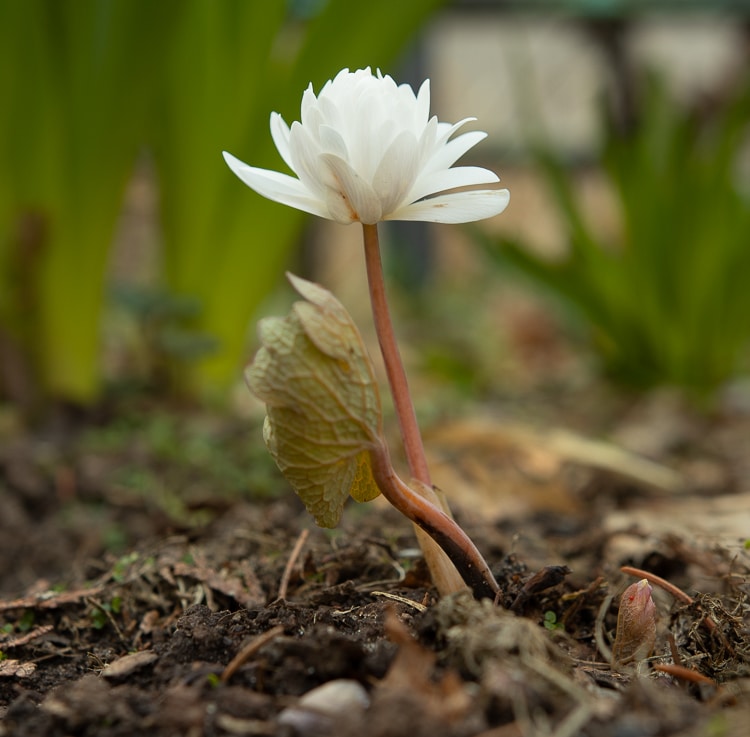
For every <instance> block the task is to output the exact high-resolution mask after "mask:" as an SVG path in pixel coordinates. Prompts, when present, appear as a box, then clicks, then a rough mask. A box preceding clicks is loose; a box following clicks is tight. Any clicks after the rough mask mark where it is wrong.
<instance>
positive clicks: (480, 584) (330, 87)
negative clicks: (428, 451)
mask: <svg viewBox="0 0 750 737" xmlns="http://www.w3.org/2000/svg"><path fill="white" fill-rule="evenodd" d="M429 111H430V87H429V82H424V84H422V86H421V87H420V88H419V92H418V93H417V94H416V95H415V94H414V91H413V90H412V88H411V87H409V85H397V84H396V83H395V82H394V81H393V80H392V79H391V78H390V77H388V76H383V75H382V74H380V72H378V73H377V74H375V75H374V74H372V72H371V71H370V69H369V67H368V68H367V69H359V70H357V71H356V72H350V71H349V70H348V69H344V70H343V71H341V72H339V73H338V74H337V75H336V77H335V78H334V79H332V80H330V81H329V82H326V84H325V85H324V86H323V89H322V90H321V91H320V93H319V94H318V96H317V97H316V96H315V93H314V92H313V90H312V86H310V87H308V89H307V90H306V91H305V93H304V95H303V97H302V111H301V115H300V118H301V120H300V121H296V122H294V123H292V125H291V127H290V126H288V125H287V124H286V123H285V122H284V120H283V118H282V117H281V116H280V115H279V114H278V113H272V114H271V136H272V137H273V141H274V143H275V144H276V148H277V149H278V150H279V153H280V154H281V158H282V159H284V161H285V162H286V164H287V166H288V167H289V168H290V169H291V170H292V171H293V172H294V173H295V174H296V175H297V176H296V177H293V176H290V175H289V174H282V173H280V172H277V171H269V170H268V169H259V168H257V167H254V166H248V165H247V164H244V163H243V162H241V161H240V160H239V159H237V158H235V157H234V156H232V155H231V154H228V153H226V152H225V153H224V158H225V159H226V162H227V164H229V166H230V168H231V169H232V171H233V172H234V173H235V174H236V175H237V176H238V177H239V178H240V179H241V180H242V181H243V182H245V184H247V185H248V186H249V187H251V188H252V189H254V190H255V191H256V192H258V193H259V194H261V195H263V196H264V197H268V198H269V199H271V200H275V201H276V202H280V203H282V204H284V205H289V206H291V207H295V208H297V209H298V210H303V211H304V212H309V213H312V214H313V215H318V216H320V217H323V218H327V219H328V220H335V221H336V222H339V223H344V224H347V223H353V222H359V223H360V224H361V225H362V233H363V241H364V251H365V267H366V269H367V280H368V286H369V291H370V301H371V303H372V312H373V320H374V323H375V330H376V332H377V335H378V342H379V343H380V349H381V352H382V354H383V363H384V365H385V369H386V374H387V376H388V383H389V385H390V388H391V395H392V396H393V405H394V408H395V410H396V415H397V417H398V421H399V425H400V428H401V436H402V438H403V441H404V451H405V455H406V459H407V462H408V464H409V470H410V474H411V477H412V478H413V480H414V481H413V484H412V486H409V485H408V484H405V483H404V482H402V481H401V480H400V479H399V478H398V477H397V476H396V472H395V471H394V470H393V468H392V466H391V464H390V460H389V457H388V451H387V447H386V446H385V444H384V443H383V442H380V440H379V439H378V438H377V437H370V438H369V439H368V440H367V441H366V443H365V447H361V445H357V446H356V447H355V448H353V447H352V446H351V443H350V442H349V440H348V439H347V438H346V437H345V436H344V433H343V428H342V427H341V426H337V427H336V428H335V429H333V430H331V432H328V431H324V432H322V433H321V431H320V427H319V425H318V423H317V420H318V419H320V417H321V416H327V415H328V414H330V413H329V412H327V411H325V410H323V409H321V406H320V401H321V397H322V396H324V395H327V394H329V393H330V392H331V391H333V389H334V388H335V387H333V386H332V384H331V382H330V381H328V380H326V381H323V382H322V389H323V392H322V393H321V384H320V382H317V381H316V373H315V372H312V371H311V370H309V369H308V368H305V369H304V370H300V369H299V368H292V369H290V368H289V360H290V359H293V361H297V360H298V359H299V360H302V359H310V360H311V363H310V366H318V367H320V366H325V367H326V370H330V371H329V373H330V372H332V373H333V374H336V372H339V373H341V372H343V375H342V377H340V378H341V382H339V383H340V384H341V385H342V386H343V387H344V388H346V387H347V386H349V385H350V384H351V382H352V378H353V377H354V378H356V375H355V373H354V372H353V370H352V367H353V363H352V362H354V361H360V362H361V363H362V365H369V363H368V361H369V359H366V358H365V356H364V349H363V348H362V347H361V345H360V344H361V341H349V342H348V343H346V341H344V342H343V343H342V340H343V339H344V338H345V337H346V335H347V334H349V333H351V332H352V330H351V327H347V326H348V325H349V323H350V318H349V317H348V315H347V314H346V311H345V310H344V309H343V306H341V305H339V304H338V303H337V302H335V300H333V297H332V295H329V296H327V297H325V299H324V300H323V303H322V304H319V305H318V307H321V306H322V307H323V309H322V310H320V311H319V313H320V314H318V312H316V310H315V305H314V304H312V303H311V304H302V305H297V306H295V308H294V310H295V311H296V312H295V314H297V318H290V320H289V321H287V322H284V321H277V322H272V323H266V327H265V329H264V330H262V331H261V341H262V342H263V349H262V350H261V351H259V353H258V354H257V355H256V359H255V361H254V362H253V365H252V366H251V368H250V369H249V373H248V377H249V384H250V387H251V389H252V388H253V387H255V393H256V394H257V395H258V396H260V397H261V398H265V399H266V400H267V403H268V401H270V404H269V405H268V406H269V413H268V418H267V419H268V421H267V423H266V428H267V430H266V432H265V437H266V441H267V443H268V445H269V449H270V450H271V452H272V454H273V455H274V458H275V459H276V461H277V464H278V465H279V468H280V469H281V470H282V473H284V475H285V476H287V479H288V480H290V482H291V483H292V486H294V488H295V490H296V491H297V493H298V494H300V496H301V497H303V496H304V497H305V499H306V500H307V501H306V504H309V505H310V508H311V509H313V510H316V513H318V512H319V510H320V509H322V510H323V512H324V513H323V514H322V515H321V519H322V520H323V522H326V523H327V522H328V520H329V518H330V519H331V520H335V519H337V517H336V515H337V514H340V509H339V507H338V502H337V505H336V506H335V512H336V514H333V516H330V515H329V514H328V512H330V508H331V504H330V501H331V499H334V498H335V500H338V499H339V498H340V496H341V493H340V492H341V491H342V484H343V487H344V488H343V498H344V499H345V498H346V496H347V493H349V494H351V495H352V496H354V497H355V498H356V499H359V500H362V501H363V500H364V498H365V497H366V498H371V495H370V494H369V491H368V490H367V488H369V487H367V484H366V483H365V480H366V479H370V478H372V479H373V480H374V483H375V485H376V487H377V488H378V489H379V490H380V491H381V492H382V493H383V494H385V495H386V497H387V498H388V500H389V501H390V502H391V503H392V504H393V505H394V506H395V507H396V508H397V509H399V510H400V511H401V512H402V513H403V514H404V515H405V516H406V517H407V518H409V519H410V520H411V521H412V522H414V524H415V525H416V526H417V527H418V528H419V529H418V531H417V534H418V539H419V543H420V546H421V547H422V549H423V551H424V554H425V560H426V561H427V565H428V566H429V568H430V572H431V573H432V578H433V580H434V582H435V585H436V586H437V588H438V590H439V591H440V593H441V594H449V593H453V592H455V591H458V590H460V589H461V588H463V587H464V586H465V585H466V584H469V585H470V586H471V587H472V588H473V589H474V592H475V594H476V595H477V596H489V597H490V598H494V597H496V596H497V593H498V585H497V582H496V581H495V579H494V577H493V575H492V572H491V571H490V569H489V566H488V565H487V563H486V561H485V560H484V559H483V558H482V556H481V554H480V553H479V551H478V550H477V549H476V547H475V546H474V544H473V543H472V542H471V540H470V539H469V538H468V537H467V536H466V533H464V532H463V530H461V528H460V527H458V525H457V524H456V523H455V521H454V520H453V519H452V518H451V517H450V515H449V514H448V513H447V512H448V511H449V510H448V508H447V503H444V502H443V501H442V500H441V499H440V498H439V496H438V495H436V494H435V493H434V492H433V489H432V484H431V481H430V473H429V469H428V467H427V461H426V457H425V452H424V447H423V445H422V437H421V434H420V432H419V427H418V425H417V420H416V415H415V412H414V405H413V403H412V401H411V395H410V394H409V388H408V384H407V380H406V373H405V371H404V367H403V363H402V362H401V357H400V355H399V350H398V346H397V344H396V339H395V334H394V330H393V326H392V324H391V319H390V312H389V309H388V304H387V301H386V293H385V284H384V278H383V268H382V263H381V258H380V246H379V240H378V228H377V224H378V223H379V222H380V221H381V220H426V221H431V222H437V223H468V222H471V221H473V220H481V219H483V218H488V217H492V216H493V215H497V214H499V213H501V212H502V211H503V210H504V209H505V208H506V206H507V205H508V200H509V199H510V196H509V194H508V190H507V189H466V188H467V187H476V186H477V185H486V184H495V183H496V182H497V181H498V178H497V176H496V175H495V174H494V173H493V172H491V171H489V170H488V169H483V168H481V167H478V166H459V167H453V164H455V163H456V161H458V159H459V158H460V157H461V156H463V154H465V153H466V152H467V151H468V150H469V149H470V148H472V147H473V146H475V145H476V144H477V143H479V141H481V140H482V139H483V138H484V137H485V136H486V133H483V132H481V131H473V132H469V133H463V134H462V135H459V136H456V137H455V138H454V137H453V135H454V134H455V133H456V132H457V131H458V129H459V128H461V126H462V125H464V124H465V123H467V122H468V121H470V120H474V118H466V119H464V120H462V121H460V122H458V123H456V124H455V125H450V124H449V123H440V122H439V121H438V119H437V118H436V117H432V118H430V117H429ZM293 283H295V285H296V286H297V288H298V289H299V288H300V286H299V285H301V291H300V293H301V294H303V296H306V298H307V295H306V294H305V292H306V291H307V292H309V294H311V295H313V296H314V295H318V296H320V295H321V294H324V293H325V294H326V295H328V294H329V293H327V292H325V290H323V289H322V288H321V287H319V286H317V285H310V284H309V283H306V282H303V281H302V280H296V281H294V280H293ZM310 290H312V291H310ZM315 299H317V297H315V296H314V299H313V300H312V301H313V302H314V301H315ZM318 301H320V300H318ZM332 305H335V307H334V306H332ZM339 313H340V314H339ZM337 315H339V317H337ZM269 326H270V327H269ZM300 326H301V327H302V328H303V330H302V331H301V332H300V330H299V329H298V328H299V327H300ZM311 327H313V328H315V330H312V331H311V332H310V328H311ZM282 328H283V330H282ZM304 329H308V332H305V330H304ZM303 332H304V333H305V335H302V333H303ZM290 336H291V337H290ZM305 336H307V338H310V339H309V340H308V339H307V338H306V337H305ZM320 336H323V338H324V339H322V338H321V337H320ZM339 344H341V345H339ZM331 345H334V346H339V347H338V348H336V347H334V349H333V350H332V349H331ZM342 346H343V347H342ZM298 354H299V355H298ZM295 365H296V364H295ZM319 370H320V371H322V370H323V369H319ZM365 374H367V375H368V376H369V373H368V371H366V372H365ZM336 375H338V374H336ZM284 381H288V382H289V385H288V386H286V385H285V384H284ZM279 385H281V388H280V389H279V390H278V394H277V393H276V389H274V390H273V391H266V389H267V388H268V387H278V386H279ZM295 392H296V394H295ZM300 392H302V396H298V395H299V393H300ZM340 392H341V386H338V388H337V391H336V392H335V395H336V397H337V399H336V403H337V404H336V406H337V407H338V408H339V409H343V410H344V414H345V415H346V416H347V417H350V418H351V417H353V418H354V419H355V425H356V424H357V423H360V421H361V418H360V416H359V415H358V414H357V411H356V410H357V407H356V406H355V404H356V403H355V402H354V400H353V399H352V401H351V402H350V401H349V399H350V398H349V395H346V397H343V395H341V393H340ZM306 393H307V394H306ZM308 395H309V396H308ZM362 396H369V395H364V394H363V391H362V390H361V387H360V386H359V385H358V384H356V383H355V385H354V391H353V394H352V397H360V398H361V397H362ZM341 397H343V398H341ZM371 405H373V402H369V403H368V402H365V409H367V410H368V411H369V409H372V406H371ZM310 412H312V414H310ZM306 413H307V414H306ZM308 414H310V416H309V417H308ZM365 414H367V412H365ZM290 417H291V418H293V422H289V418H290ZM285 421H286V422H287V424H286V425H285V424H284V422H285ZM334 424H335V423H334ZM360 424H361V423H360ZM363 426H364V425H363ZM308 436H314V437H315V442H314V443H313V444H312V446H311V447H313V451H312V452H307V451H306V450H305V447H306V446H304V445H303V444H301V441H302V440H303V439H304V438H305V437H308ZM289 437H291V438H292V439H293V442H286V441H285V440H284V438H287V439H288V438H289ZM342 438H343V441H345V442H342ZM334 440H336V441H337V442H333V441H334ZM353 454H354V455H355V458H354V461H355V462H354V465H353V466H352V463H351V462H352V457H353ZM368 459H369V460H368ZM368 468H369V469H370V471H367V469H368ZM345 469H348V471H345ZM368 474H369V475H368ZM339 477H340V478H339ZM321 479H322V481H321ZM349 487H351V488H349ZM365 487H367V488H365ZM363 491H364V492H365V493H364V494H363ZM311 492H312V495H311ZM305 499H303V500H305ZM316 519H317V517H316Z"/></svg>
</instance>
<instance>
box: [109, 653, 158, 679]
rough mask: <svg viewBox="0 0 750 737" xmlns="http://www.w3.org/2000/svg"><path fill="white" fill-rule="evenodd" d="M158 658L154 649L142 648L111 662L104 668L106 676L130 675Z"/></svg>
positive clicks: (119, 676) (120, 676)
mask: <svg viewBox="0 0 750 737" xmlns="http://www.w3.org/2000/svg"><path fill="white" fill-rule="evenodd" d="M157 658H158V656H157V654H156V653H155V652H154V651H153V650H141V651H139V652H137V653H131V654H130V655H123V656H122V657H121V658H118V659H117V660H115V661H113V662H111V663H110V664H109V665H107V666H105V667H104V669H103V670H102V676H104V678H122V677H123V676H127V675H130V674H131V673H132V672H133V671H135V670H138V669H139V668H143V667H144V666H146V665H149V664H150V663H153V662H154V661H155V660H156V659H157Z"/></svg>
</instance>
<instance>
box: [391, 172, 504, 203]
mask: <svg viewBox="0 0 750 737" xmlns="http://www.w3.org/2000/svg"><path fill="white" fill-rule="evenodd" d="M499 181H500V178H499V177H498V176H497V174H495V172H493V171H490V170H489V169H483V168H482V167H481V166H457V167H455V168H454V169H442V170H440V171H436V172H433V173H431V174H421V175H420V176H419V177H418V178H417V181H416V182H414V186H413V187H412V189H411V191H410V192H409V194H408V195H407V197H406V199H407V200H408V201H409V202H415V201H416V200H421V199H422V198H423V197H427V196H428V195H431V194H437V193H438V192H445V190H446V189H456V187H474V186H476V185H477V184H494V183H495V182H499Z"/></svg>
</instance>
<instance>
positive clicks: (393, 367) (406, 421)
mask: <svg viewBox="0 0 750 737" xmlns="http://www.w3.org/2000/svg"><path fill="white" fill-rule="evenodd" d="M362 229H363V231H364V240H365V263H366V266H367V281H368V283H369V285H370V303H371V304H372V314H373V318H374V321H375V331H376V332H377V335H378V342H379V343H380V350H381V352H382V354H383V362H384V364H385V371H386V374H387V375H388V383H389V385H390V387H391V395H392V396H393V406H394V408H395V410H396V415H397V416H398V424H399V427H400V428H401V437H402V438H403V441H404V451H405V453H406V459H407V462H408V464H409V471H410V472H411V475H412V476H413V477H414V478H416V479H419V481H421V482H422V483H423V484H426V485H427V486H432V482H431V480H430V470H429V468H428V466H427V459H426V458H425V452H424V444H423V443H422V435H421V434H420V432H419V425H418V424H417V415H416V412H415V411H414V404H413V403H412V401H411V394H410V393H409V384H408V382H407V379H406V371H405V370H404V364H403V363H402V361H401V354H400V353H399V350H398V344H397V343H396V336H395V334H394V332H393V323H392V322H391V314H390V311H389V309H388V301H387V299H386V295H385V282H384V279H383V265H382V262H381V259H380V243H379V241H378V226H377V225H364V224H363V225H362Z"/></svg>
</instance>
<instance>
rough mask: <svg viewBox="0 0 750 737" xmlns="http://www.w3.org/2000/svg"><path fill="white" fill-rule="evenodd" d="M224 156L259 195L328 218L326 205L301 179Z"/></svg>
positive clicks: (233, 157) (228, 155)
mask: <svg viewBox="0 0 750 737" xmlns="http://www.w3.org/2000/svg"><path fill="white" fill-rule="evenodd" d="M223 154H224V161H226V162H227V164H228V165H229V168H230V169H231V170H232V171H233V172H234V173H235V174H236V175H237V176H238V177H239V178H240V179H241V180H242V181H243V182H244V183H245V184H247V186H248V187H250V189H253V190H255V191H256V192H257V193H258V194H260V195H263V197H267V198H268V199H269V200H274V202H280V203H281V204H282V205H289V206H290V207H294V208H296V209H297V210H302V211H303V212H309V213H310V214H311V215H317V216H319V217H323V218H327V217H328V210H327V208H326V206H325V203H324V202H323V201H322V200H320V199H318V198H316V197H315V196H313V195H312V194H311V193H310V191H309V190H308V189H307V188H306V187H305V186H304V185H303V184H302V182H300V180H299V179H295V178H294V177H290V176H289V175H288V174H282V173H280V172H278V171H271V170H270V169H259V168H257V167H255V166H248V165H247V164H245V163H243V162H242V161H240V160H239V159H238V158H236V157H235V156H232V154H230V153H227V152H226V151H224V152H223Z"/></svg>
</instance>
